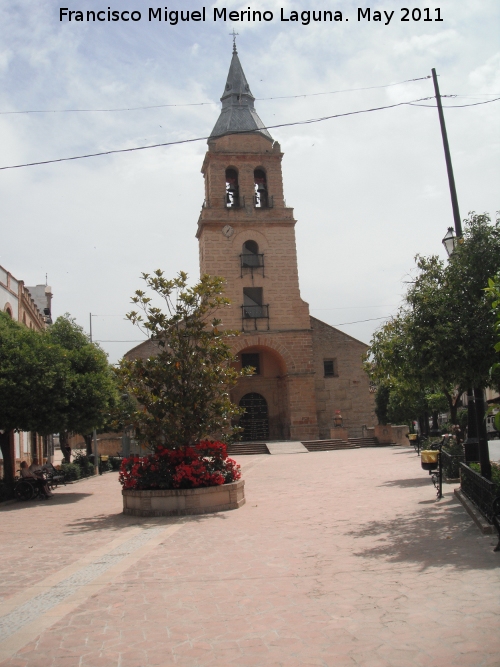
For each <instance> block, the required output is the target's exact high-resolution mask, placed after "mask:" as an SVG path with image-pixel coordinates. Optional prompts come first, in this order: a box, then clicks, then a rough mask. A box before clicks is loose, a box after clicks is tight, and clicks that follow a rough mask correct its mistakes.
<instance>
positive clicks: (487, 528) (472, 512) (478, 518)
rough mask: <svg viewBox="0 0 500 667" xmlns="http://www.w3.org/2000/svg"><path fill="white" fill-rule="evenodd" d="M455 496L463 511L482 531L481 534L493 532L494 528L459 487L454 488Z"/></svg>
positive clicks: (491, 533)
mask: <svg viewBox="0 0 500 667" xmlns="http://www.w3.org/2000/svg"><path fill="white" fill-rule="evenodd" d="M455 496H456V498H457V500H459V501H460V502H461V503H462V505H463V506H464V508H465V511H466V512H467V514H468V515H469V516H470V517H471V519H472V520H473V521H474V523H475V524H476V526H477V527H478V528H479V530H480V531H481V532H482V533H483V535H493V533H494V532H495V528H494V527H493V526H492V525H491V524H490V523H488V521H487V520H486V519H485V518H484V516H483V515H482V514H481V512H480V511H479V510H478V509H477V507H476V506H475V505H474V504H473V503H471V501H470V500H469V499H468V498H467V496H466V495H465V494H464V493H463V492H462V491H461V489H455Z"/></svg>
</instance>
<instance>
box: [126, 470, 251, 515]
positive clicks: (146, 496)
mask: <svg viewBox="0 0 500 667" xmlns="http://www.w3.org/2000/svg"><path fill="white" fill-rule="evenodd" d="M244 487H245V481H244V480H243V479H240V480H239V481H238V482H232V483H231V484H222V485H220V486H208V487H203V488H199V489H171V490H164V489H162V490H155V491H136V490H134V489H123V491H122V496H123V513H124V514H131V515H133V516H182V515H186V514H207V513H210V512H224V511H226V510H235V509H238V507H241V506H242V505H244V504H245V489H244Z"/></svg>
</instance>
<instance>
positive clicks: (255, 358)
mask: <svg viewBox="0 0 500 667" xmlns="http://www.w3.org/2000/svg"><path fill="white" fill-rule="evenodd" d="M247 366H252V368H255V373H254V374H255V375H260V356H259V353H258V352H255V353H248V354H242V355H241V367H242V368H246V367H247Z"/></svg>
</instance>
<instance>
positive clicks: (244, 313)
mask: <svg viewBox="0 0 500 667" xmlns="http://www.w3.org/2000/svg"><path fill="white" fill-rule="evenodd" d="M241 320H242V326H241V328H242V330H245V323H246V322H248V321H249V320H253V328H254V329H255V330H257V320H267V328H268V329H269V305H267V304H266V305H265V306H241Z"/></svg>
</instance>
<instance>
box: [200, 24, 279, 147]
mask: <svg viewBox="0 0 500 667" xmlns="http://www.w3.org/2000/svg"><path fill="white" fill-rule="evenodd" d="M232 35H233V56H232V58H231V65H230V66H229V72H228V75H227V80H226V85H225V87H224V92H223V93H222V97H221V98H220V100H221V102H222V110H221V113H220V116H219V119H218V121H217V122H216V123H215V126H214V129H213V130H212V132H211V134H210V137H220V136H223V135H225V134H234V133H237V132H259V134H262V135H263V136H265V137H267V138H268V139H271V140H272V137H271V135H270V134H269V132H268V131H267V130H266V129H264V127H265V126H264V123H263V122H262V121H261V119H260V118H259V116H258V114H257V112H256V111H255V107H254V101H255V97H254V96H253V95H252V91H251V90H250V86H249V85H248V81H247V79H246V76H245V73H244V72H243V67H242V66H241V63H240V59H239V57H238V51H237V50H236V35H237V33H235V32H234V30H233V33H232Z"/></svg>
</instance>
